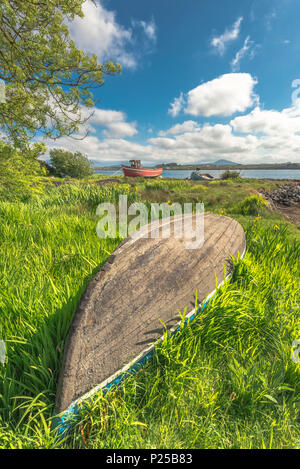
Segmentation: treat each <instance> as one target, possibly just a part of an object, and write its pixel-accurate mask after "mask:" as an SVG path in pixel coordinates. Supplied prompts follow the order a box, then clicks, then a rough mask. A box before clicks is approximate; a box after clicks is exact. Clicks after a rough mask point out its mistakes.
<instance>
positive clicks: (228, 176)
mask: <svg viewBox="0 0 300 469" xmlns="http://www.w3.org/2000/svg"><path fill="white" fill-rule="evenodd" d="M239 176H240V173H239V172H238V171H229V169H227V170H226V171H224V173H222V174H221V179H237V178H238V177H239Z"/></svg>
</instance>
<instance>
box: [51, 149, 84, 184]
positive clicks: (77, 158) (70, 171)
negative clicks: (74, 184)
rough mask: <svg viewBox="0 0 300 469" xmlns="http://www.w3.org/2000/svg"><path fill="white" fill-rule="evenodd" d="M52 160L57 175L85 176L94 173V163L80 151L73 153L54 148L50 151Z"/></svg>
mask: <svg viewBox="0 0 300 469" xmlns="http://www.w3.org/2000/svg"><path fill="white" fill-rule="evenodd" d="M50 160H51V165H52V166H53V168H54V170H55V173H56V174H57V176H71V177H74V178H83V177H86V176H91V175H92V174H93V170H92V167H91V165H92V163H91V162H90V161H89V159H88V158H87V156H86V155H83V154H82V153H80V152H79V151H77V152H75V153H72V152H70V151H65V150H62V149H55V148H53V149H52V150H51V151H50Z"/></svg>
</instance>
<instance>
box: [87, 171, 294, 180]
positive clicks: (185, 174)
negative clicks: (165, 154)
mask: <svg viewBox="0 0 300 469" xmlns="http://www.w3.org/2000/svg"><path fill="white" fill-rule="evenodd" d="M223 172H224V170H223V169H222V170H219V169H218V170H212V171H209V170H207V171H204V170H203V171H200V173H209V174H211V175H212V176H213V177H215V178H220V175H221V174H222V173H223ZM95 173H96V174H106V175H110V176H118V174H122V171H119V172H117V171H106V170H101V171H95ZM191 174H192V171H191V170H169V169H168V170H164V171H163V173H162V175H163V177H169V178H176V179H186V178H189V177H190V175H191ZM240 176H241V177H244V178H251V179H253V178H255V179H298V180H300V169H295V170H290V169H274V170H272V169H243V170H241V171H240Z"/></svg>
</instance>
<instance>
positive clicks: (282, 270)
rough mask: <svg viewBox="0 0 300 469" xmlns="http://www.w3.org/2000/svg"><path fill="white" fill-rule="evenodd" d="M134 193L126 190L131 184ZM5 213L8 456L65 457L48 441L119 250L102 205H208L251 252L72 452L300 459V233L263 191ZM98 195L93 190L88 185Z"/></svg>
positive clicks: (9, 208) (50, 192)
mask: <svg viewBox="0 0 300 469" xmlns="http://www.w3.org/2000/svg"><path fill="white" fill-rule="evenodd" d="M122 181H123V180H122ZM45 182H46V184H45V186H44V188H43V190H42V191H40V193H39V194H33V195H30V196H28V197H26V199H24V200H22V199H21V200H15V201H7V200H4V199H3V200H2V201H0V240H1V241H0V245H1V248H0V249H1V258H0V291H1V296H0V311H1V318H2V319H1V324H0V338H2V339H3V340H5V342H6V345H7V351H8V360H7V363H6V365H0V373H1V375H0V447H2V448H3V447H24V448H26V447H33V448H37V447H56V446H57V443H56V442H55V438H54V435H53V434H52V433H51V430H50V418H51V414H52V410H53V403H54V396H55V390H56V383H57V377H58V373H59V366H60V361H61V357H62V351H63V344H64V339H65V336H66V333H67V330H68V327H69V324H70V321H71V319H72V316H73V314H74V311H75V309H76V305H77V304H78V301H79V299H80V296H81V294H82V292H83V290H84V288H85V286H86V285H87V283H88V282H89V280H90V279H91V278H92V277H93V275H94V274H95V272H96V271H97V270H98V269H99V267H100V266H101V265H102V264H103V263H104V262H105V260H106V259H107V257H108V256H109V254H110V253H111V252H112V250H113V249H114V248H115V247H116V246H117V244H118V243H119V241H120V240H119V239H116V240H101V239H99V238H98V237H97V235H96V223H97V217H96V215H95V210H96V207H97V205H98V204H99V203H100V202H102V201H113V202H117V200H118V197H119V195H120V194H121V193H122V194H127V195H128V196H129V202H130V201H135V200H144V201H146V202H148V203H150V202H152V201H155V202H161V201H165V202H168V201H169V202H180V203H184V202H191V201H192V202H195V203H196V202H200V201H201V202H204V203H205V207H206V210H213V211H215V212H217V213H222V214H226V215H228V216H232V217H234V218H236V219H238V220H239V221H240V222H241V223H242V224H243V226H244V227H245V229H246V230H247V242H248V251H247V254H246V257H245V259H243V260H239V261H237V262H236V263H235V270H234V276H233V280H232V282H230V283H227V284H226V285H225V286H224V287H223V288H222V289H221V290H220V291H219V293H218V294H217V296H216V297H215V299H214V300H213V301H212V302H211V303H210V305H209V306H208V307H207V309H205V310H204V311H203V313H201V314H200V316H199V319H198V320H197V321H196V322H195V323H194V324H193V325H191V326H189V327H187V328H185V329H184V330H182V332H181V333H180V334H178V335H177V336H176V337H172V338H167V337H166V338H165V340H164V341H163V343H162V344H160V345H159V346H158V347H157V348H156V352H155V355H154V357H153V359H152V361H151V362H149V364H148V365H147V366H146V367H145V368H144V369H143V370H142V371H140V372H139V373H138V374H137V375H136V376H135V377H133V378H130V379H129V380H128V381H126V384H125V385H123V386H122V387H121V388H120V389H119V390H118V391H117V392H116V393H114V394H112V393H111V394H109V395H107V397H106V398H102V397H101V395H99V396H97V397H96V400H95V402H94V403H93V404H91V405H90V409H89V412H88V413H85V414H84V415H82V419H81V421H80V422H79V423H78V425H77V426H76V428H75V429H74V431H73V433H72V434H71V436H70V437H69V439H68V441H67V442H66V443H65V444H66V445H67V446H68V447H98V448H105V447H107V448H109V447H115V448H117V447H119V448H125V447H127V448H133V447H141V448H145V447H147V448H151V447H155V448H162V447H165V448H172V447H181V448H192V447H206V448H211V447H217V448H236V447H247V448H248V447H254V448H261V447H272V448H285V447H287V448H292V447H299V446H300V433H299V401H300V389H299V382H300V380H299V364H298V365H297V364H295V363H294V362H293V361H292V359H291V344H292V342H293V340H295V339H297V338H300V328H299V322H300V318H299V315H300V314H299V296H297V295H299V286H300V278H299V271H300V269H299V259H300V248H299V238H300V237H299V230H297V229H296V227H294V226H293V225H291V224H288V223H286V222H284V220H283V219H282V218H281V217H280V216H279V215H278V214H276V213H274V212H271V211H270V210H269V209H268V207H267V206H266V205H265V204H264V202H263V201H262V199H260V198H259V197H258V191H259V188H260V187H265V188H268V187H273V185H275V183H269V182H259V181H253V180H251V181H249V180H248V181H235V182H232V181H216V182H215V181H214V182H210V183H204V184H199V183H191V182H186V181H167V182H166V181H150V182H144V181H138V182H137V183H136V184H134V185H133V186H131V185H129V184H128V183H127V181H126V180H124V183H122V184H118V185H117V184H108V185H105V186H96V185H92V184H87V181H83V183H81V184H75V185H63V186H60V187H51V181H50V180H49V181H47V180H45ZM89 182H91V179H90V180H89Z"/></svg>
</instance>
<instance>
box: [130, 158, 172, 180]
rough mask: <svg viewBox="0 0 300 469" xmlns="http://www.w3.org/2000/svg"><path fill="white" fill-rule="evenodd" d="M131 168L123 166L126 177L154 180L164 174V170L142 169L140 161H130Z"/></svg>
mask: <svg viewBox="0 0 300 469" xmlns="http://www.w3.org/2000/svg"><path fill="white" fill-rule="evenodd" d="M129 163H130V164H131V165H130V166H125V165H123V164H122V170H123V173H124V176H128V177H138V176H140V177H146V178H154V177H157V176H160V175H161V174H162V171H163V170H162V168H142V167H141V161H140V160H130V161H129Z"/></svg>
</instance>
